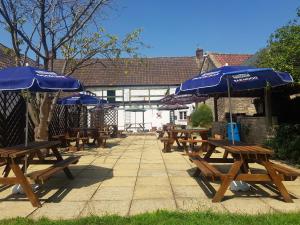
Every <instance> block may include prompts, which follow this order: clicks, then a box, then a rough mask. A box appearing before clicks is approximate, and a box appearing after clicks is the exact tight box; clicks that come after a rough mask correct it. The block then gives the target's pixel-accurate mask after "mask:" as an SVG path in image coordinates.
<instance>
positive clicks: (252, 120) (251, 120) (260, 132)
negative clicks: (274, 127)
mask: <svg viewBox="0 0 300 225" xmlns="http://www.w3.org/2000/svg"><path fill="white" fill-rule="evenodd" d="M237 120H238V123H240V124H241V131H240V137H241V141H243V142H246V143H253V144H263V143H264V141H265V140H266V138H267V135H268V133H267V126H266V118H265V117H238V119H237Z"/></svg>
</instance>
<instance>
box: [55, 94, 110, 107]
mask: <svg viewBox="0 0 300 225" xmlns="http://www.w3.org/2000/svg"><path fill="white" fill-rule="evenodd" d="M107 103H108V101H106V100H104V99H101V98H98V97H96V96H92V95H86V94H76V95H72V96H68V97H64V98H60V99H58V100H57V104H59V105H103V104H107Z"/></svg>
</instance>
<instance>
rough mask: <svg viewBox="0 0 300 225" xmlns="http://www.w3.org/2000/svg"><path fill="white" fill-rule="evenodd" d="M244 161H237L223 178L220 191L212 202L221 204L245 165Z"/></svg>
mask: <svg viewBox="0 0 300 225" xmlns="http://www.w3.org/2000/svg"><path fill="white" fill-rule="evenodd" d="M243 162H244V161H243V160H238V161H235V162H234V163H233V164H232V166H231V168H230V170H229V172H228V174H227V175H226V176H224V177H222V178H221V186H220V188H219V190H218V191H217V192H216V194H215V196H214V197H213V199H212V202H220V201H221V200H222V198H223V197H224V194H225V192H226V191H227V189H228V187H229V185H230V183H231V182H232V181H233V180H234V178H235V177H236V176H237V175H238V172H239V170H240V168H241V166H242V165H243Z"/></svg>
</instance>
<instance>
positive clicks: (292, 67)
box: [254, 8, 300, 81]
mask: <svg viewBox="0 0 300 225" xmlns="http://www.w3.org/2000/svg"><path fill="white" fill-rule="evenodd" d="M254 64H255V66H258V67H271V68H274V69H276V70H279V71H285V72H289V73H290V74H291V75H292V76H293V78H294V80H295V81H300V8H298V9H297V17H296V18H295V19H294V20H293V21H291V22H289V23H288V24H287V25H285V26H283V27H281V28H279V29H277V30H276V31H275V32H274V33H273V34H271V36H270V38H269V41H268V44H267V47H266V48H264V49H262V50H260V51H259V52H258V54H257V61H256V62H255V63H254Z"/></svg>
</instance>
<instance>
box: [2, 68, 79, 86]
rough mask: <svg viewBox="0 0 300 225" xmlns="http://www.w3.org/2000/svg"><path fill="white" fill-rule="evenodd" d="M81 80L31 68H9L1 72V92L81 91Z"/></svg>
mask: <svg viewBox="0 0 300 225" xmlns="http://www.w3.org/2000/svg"><path fill="white" fill-rule="evenodd" d="M82 89H83V86H82V84H81V83H80V81H79V80H76V79H74V78H72V77H67V76H64V75H60V74H57V73H55V72H49V71H46V70H42V69H39V68H34V67H30V66H24V67H9V68H6V69H3V70H1V71H0V90H1V91H18V90H28V91H31V92H52V91H59V90H62V91H81V90H82Z"/></svg>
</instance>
